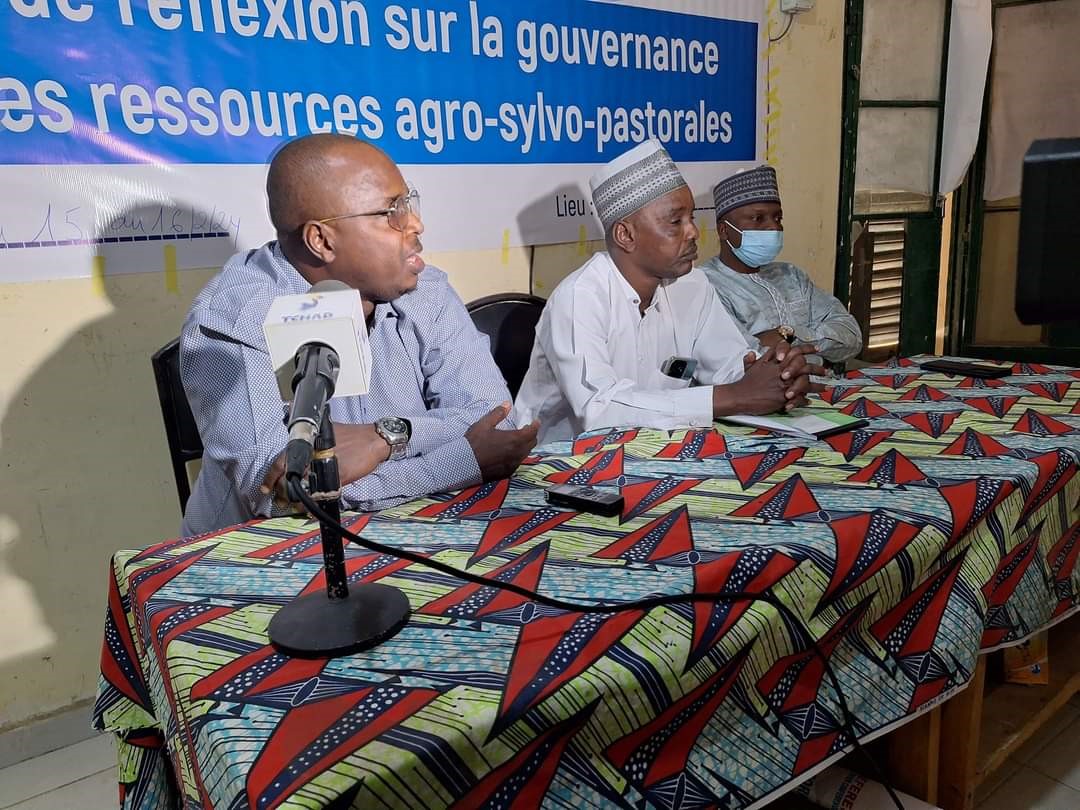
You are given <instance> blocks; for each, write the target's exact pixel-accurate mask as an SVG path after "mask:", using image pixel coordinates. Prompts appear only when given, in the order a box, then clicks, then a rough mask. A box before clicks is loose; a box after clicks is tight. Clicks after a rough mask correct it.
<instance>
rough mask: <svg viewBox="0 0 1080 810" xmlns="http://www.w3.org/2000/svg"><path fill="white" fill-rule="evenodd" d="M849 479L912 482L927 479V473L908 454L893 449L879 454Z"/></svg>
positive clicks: (895, 482) (870, 481)
mask: <svg viewBox="0 0 1080 810" xmlns="http://www.w3.org/2000/svg"><path fill="white" fill-rule="evenodd" d="M847 480H848V481H856V482H858V483H861V484H869V483H873V484H910V483H912V482H913V481H925V480H926V474H925V473H923V471H922V470H920V469H919V468H918V467H917V466H915V463H914V462H912V461H911V460H910V459H909V458H908V457H907V456H905V455H904V454H903V453H901V452H900V451H899V450H896V449H893V450H889V451H888V452H887V453H885V454H884V455H881V456H878V457H877V458H876V459H874V460H873V461H871V462H870V463H869V464H867V465H866V466H865V467H863V468H862V469H861V470H859V471H858V472H857V473H854V474H853V475H849V476H848V478H847Z"/></svg>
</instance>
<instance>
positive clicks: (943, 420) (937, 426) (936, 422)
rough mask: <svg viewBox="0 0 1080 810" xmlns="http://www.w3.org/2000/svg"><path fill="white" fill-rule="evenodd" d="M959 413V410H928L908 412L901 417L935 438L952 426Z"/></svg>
mask: <svg viewBox="0 0 1080 810" xmlns="http://www.w3.org/2000/svg"><path fill="white" fill-rule="evenodd" d="M959 415H960V412H959V411H928V412H924V413H913V414H908V415H907V416H903V417H901V419H902V420H903V421H905V422H907V423H908V424H909V425H911V426H912V427H913V428H916V429H917V430H921V431H922V432H923V433H925V434H926V435H927V436H931V437H933V438H935V439H937V438H939V437H940V436H941V435H942V434H943V433H945V432H946V431H948V429H949V428H950V427H952V423H953V422H955V421H956V417H958V416H959Z"/></svg>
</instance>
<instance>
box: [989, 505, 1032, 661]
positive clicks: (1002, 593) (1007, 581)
mask: <svg viewBox="0 0 1080 810" xmlns="http://www.w3.org/2000/svg"><path fill="white" fill-rule="evenodd" d="M1041 528H1042V526H1041V525H1040V527H1039V529H1036V530H1035V531H1034V532H1032V534H1031V536H1030V537H1029V538H1028V539H1027V540H1025V541H1024V542H1023V543H1021V544H1020V545H1018V546H1017V547H1016V548H1014V549H1013V550H1012V551H1010V552H1009V553H1008V554H1006V555H1005V557H1003V558H1002V560H1001V561H1000V562H999V563H998V567H997V570H996V571H994V575H993V576H992V577H991V578H990V579H989V581H988V582H986V584H985V585H983V587H982V592H983V596H985V597H986V610H987V613H989V612H990V611H992V610H993V609H994V608H1001V607H1003V606H1004V605H1005V603H1006V602H1008V601H1009V598H1010V597H1011V596H1012V595H1013V593H1014V592H1015V591H1016V586H1017V585H1019V584H1020V580H1021V579H1023V578H1024V574H1025V573H1026V572H1027V570H1028V568H1029V567H1030V565H1031V562H1032V560H1034V559H1035V556H1036V555H1035V552H1036V551H1037V550H1038V548H1039V535H1040V534H1041ZM1011 632H1012V628H1011V627H987V628H986V630H985V632H984V633H983V637H982V641H981V642H980V646H982V647H993V646H994V645H996V644H1000V643H1001V642H1002V641H1004V640H1005V639H1006V638H1007V637H1008V635H1009V633H1011Z"/></svg>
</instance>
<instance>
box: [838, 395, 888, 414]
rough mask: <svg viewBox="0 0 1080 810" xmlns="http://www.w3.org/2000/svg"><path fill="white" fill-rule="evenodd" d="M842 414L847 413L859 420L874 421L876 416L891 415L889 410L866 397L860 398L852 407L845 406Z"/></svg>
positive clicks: (841, 410)
mask: <svg viewBox="0 0 1080 810" xmlns="http://www.w3.org/2000/svg"><path fill="white" fill-rule="evenodd" d="M840 412H841V413H846V414H847V415H848V416H854V417H856V418H857V419H873V418H874V417H876V416H888V415H889V412H888V411H887V410H885V409H884V408H882V407H881V406H880V405H878V404H877V403H876V402H874V401H873V400H872V399H867V398H866V397H859V398H858V399H857V400H855V401H854V402H852V403H851V404H850V405H845V406H844V407H843V408H841V409H840Z"/></svg>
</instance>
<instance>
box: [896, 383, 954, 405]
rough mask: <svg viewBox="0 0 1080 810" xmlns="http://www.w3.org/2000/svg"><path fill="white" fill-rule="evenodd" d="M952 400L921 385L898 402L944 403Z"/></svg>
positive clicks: (940, 391)
mask: <svg viewBox="0 0 1080 810" xmlns="http://www.w3.org/2000/svg"><path fill="white" fill-rule="evenodd" d="M952 399H954V397H951V396H949V395H948V394H946V393H945V392H944V391H942V390H940V389H938V388H931V387H930V386H929V385H926V384H925V383H923V384H922V385H920V386H919V387H918V388H913V389H911V390H910V391H908V392H907V393H905V394H904V395H903V396H901V397H900V400H899V401H900V402H945V401H949V400H952Z"/></svg>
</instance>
